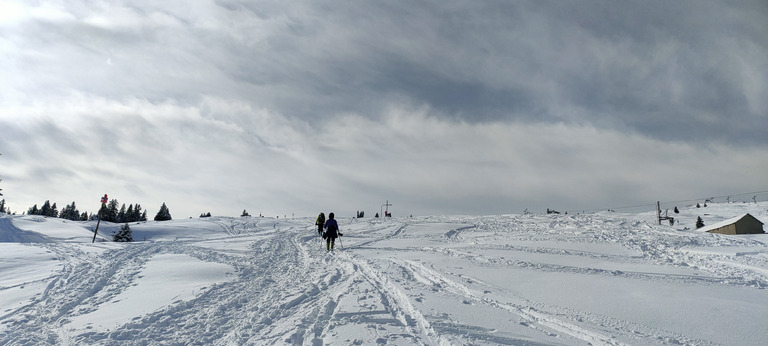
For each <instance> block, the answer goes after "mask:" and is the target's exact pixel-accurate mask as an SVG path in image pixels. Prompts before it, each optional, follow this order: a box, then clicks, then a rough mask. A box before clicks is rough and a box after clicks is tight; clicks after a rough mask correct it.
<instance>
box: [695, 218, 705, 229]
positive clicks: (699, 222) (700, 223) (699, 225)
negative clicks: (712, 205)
mask: <svg viewBox="0 0 768 346" xmlns="http://www.w3.org/2000/svg"><path fill="white" fill-rule="evenodd" d="M702 227H704V220H702V219H701V216H699V217H698V218H697V219H696V229H699V228H702Z"/></svg>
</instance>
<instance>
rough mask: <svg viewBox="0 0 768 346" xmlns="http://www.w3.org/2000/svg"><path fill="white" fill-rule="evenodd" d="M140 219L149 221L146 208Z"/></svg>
mask: <svg viewBox="0 0 768 346" xmlns="http://www.w3.org/2000/svg"><path fill="white" fill-rule="evenodd" d="M139 221H147V211H146V210H145V211H144V213H143V214H141V218H140V219H139Z"/></svg>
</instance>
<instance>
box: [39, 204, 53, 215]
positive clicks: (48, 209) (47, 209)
mask: <svg viewBox="0 0 768 346" xmlns="http://www.w3.org/2000/svg"><path fill="white" fill-rule="evenodd" d="M50 214H51V201H45V203H43V207H42V208H40V210H38V212H37V215H42V216H49V215H50Z"/></svg>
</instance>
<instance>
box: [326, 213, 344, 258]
mask: <svg viewBox="0 0 768 346" xmlns="http://www.w3.org/2000/svg"><path fill="white" fill-rule="evenodd" d="M333 217H334V215H333V213H329V214H328V221H325V234H324V236H323V237H324V238H325V242H326V249H327V250H328V251H331V250H333V243H334V242H335V241H336V238H338V237H339V234H340V233H339V224H338V223H336V220H335V219H334V218H333Z"/></svg>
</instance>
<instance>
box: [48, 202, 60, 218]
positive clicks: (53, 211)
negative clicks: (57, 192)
mask: <svg viewBox="0 0 768 346" xmlns="http://www.w3.org/2000/svg"><path fill="white" fill-rule="evenodd" d="M46 216H50V217H59V210H58V208H56V202H53V205H52V206H51V211H50V212H49V213H48V215H46Z"/></svg>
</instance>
